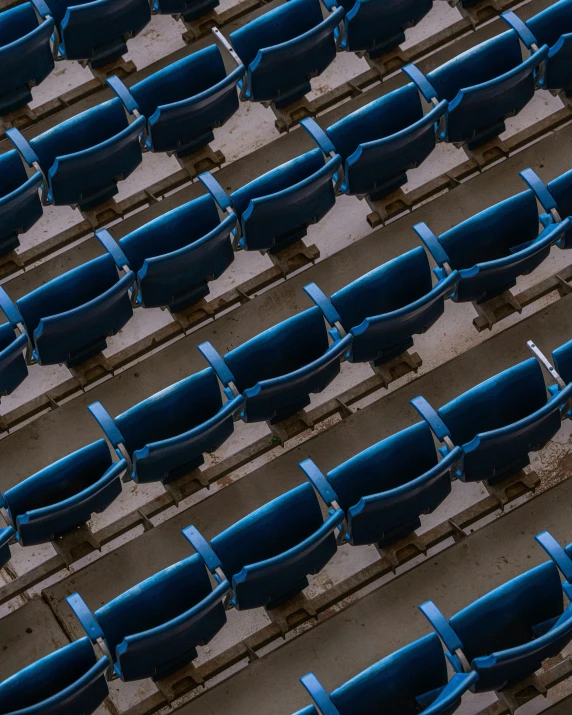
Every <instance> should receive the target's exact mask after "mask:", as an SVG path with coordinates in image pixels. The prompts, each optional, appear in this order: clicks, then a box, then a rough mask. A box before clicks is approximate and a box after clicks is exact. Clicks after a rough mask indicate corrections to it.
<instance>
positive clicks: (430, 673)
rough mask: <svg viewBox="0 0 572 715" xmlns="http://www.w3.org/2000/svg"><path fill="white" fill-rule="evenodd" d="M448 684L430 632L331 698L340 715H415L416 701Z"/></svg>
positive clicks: (437, 645) (438, 648)
mask: <svg viewBox="0 0 572 715" xmlns="http://www.w3.org/2000/svg"><path fill="white" fill-rule="evenodd" d="M447 681H448V677H447V664H446V661H445V655H444V653H443V649H442V647H441V643H440V641H439V637H438V636H437V635H436V634H435V633H432V634H430V635H428V636H425V637H424V638H421V639H420V640H417V641H414V642H413V643H410V644H409V645H407V646H405V648H401V650H398V651H396V652H395V653H392V654H391V655H388V656H387V657H386V658H383V659H382V660H380V661H378V662H377V663H376V664H375V665H372V666H371V667H370V668H368V669H367V670H364V671H363V672H362V673H360V674H359V675H356V676H355V677H354V678H352V679H351V680H348V682H347V683H344V685H342V686H341V687H339V688H337V689H336V690H334V691H333V692H332V693H331V695H330V697H331V699H332V702H333V703H334V705H335V706H336V707H337V709H338V711H339V713H340V715H378V714H379V713H381V712H383V713H384V715H417V713H419V706H418V703H417V700H416V698H417V697H419V696H422V695H425V694H427V693H430V692H431V691H434V690H438V689H439V688H443V687H444V686H445V685H447Z"/></svg>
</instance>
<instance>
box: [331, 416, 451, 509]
mask: <svg viewBox="0 0 572 715" xmlns="http://www.w3.org/2000/svg"><path fill="white" fill-rule="evenodd" d="M436 464H437V451H436V449H435V444H434V442H433V436H432V433H431V430H430V429H429V427H428V426H427V424H426V423H424V422H418V423H417V424H415V425H413V426H411V427H408V428H407V429H404V430H401V432H396V433H395V434H393V435H391V437H387V438H386V439H383V440H381V442H378V443H377V444H374V445H373V446H371V447H368V448H367V449H365V450H364V451H363V452H360V453H359V454H357V455H356V456H355V457H352V458H351V459H348V460H347V461H346V462H344V463H343V464H340V465H339V466H338V467H335V468H334V469H332V470H331V471H330V472H328V481H329V482H330V483H331V485H332V486H333V488H334V491H335V492H336V494H337V495H338V498H339V502H340V506H341V507H342V509H343V510H344V511H346V512H347V511H348V510H349V509H350V507H352V506H355V505H356V504H357V503H358V502H359V500H360V499H361V498H362V497H366V496H370V495H373V494H379V493H381V492H385V491H388V490H390V489H395V488H396V487H399V486H402V485H403V484H407V482H410V481H411V480H413V479H417V477H420V476H421V475H422V474H424V473H425V472H427V471H429V470H430V469H431V468H432V467H434V466H435V465H436Z"/></svg>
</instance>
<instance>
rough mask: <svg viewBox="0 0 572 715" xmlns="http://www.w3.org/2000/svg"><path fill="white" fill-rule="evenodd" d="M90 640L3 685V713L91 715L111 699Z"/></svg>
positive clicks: (104, 664) (102, 661) (103, 663)
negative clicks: (77, 714)
mask: <svg viewBox="0 0 572 715" xmlns="http://www.w3.org/2000/svg"><path fill="white" fill-rule="evenodd" d="M109 665H110V663H109V658H108V657H107V656H106V655H104V656H102V657H101V658H99V660H98V659H97V656H96V655H95V652H94V650H93V647H92V645H91V643H90V642H89V638H80V640H78V641H74V642H73V643H70V644H69V645H66V646H64V647H63V648H60V649H59V650H56V651H54V652H53V653H50V654H49V655H47V656H45V657H44V658H41V659H40V660H38V661H36V662H35V663H32V665H29V666H28V667H27V668H24V669H23V670H21V671H20V672H19V673H16V675H13V676H12V677H11V678H7V679H6V680H4V681H3V682H1V683H0V712H3V713H10V715H71V714H72V713H74V714H75V713H81V714H82V715H91V713H94V712H95V711H96V710H97V708H98V707H99V706H100V705H101V704H102V703H103V701H104V700H105V698H106V697H107V696H108V695H109V689H108V687H107V682H106V680H105V671H106V670H107V668H108V667H109Z"/></svg>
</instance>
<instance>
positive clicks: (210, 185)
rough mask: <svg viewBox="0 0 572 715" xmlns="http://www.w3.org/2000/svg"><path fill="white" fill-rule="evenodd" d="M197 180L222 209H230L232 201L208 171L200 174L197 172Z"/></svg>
mask: <svg viewBox="0 0 572 715" xmlns="http://www.w3.org/2000/svg"><path fill="white" fill-rule="evenodd" d="M199 181H200V182H201V183H202V184H203V186H204V187H205V188H206V190H207V191H208V192H209V194H210V195H211V196H212V197H213V199H214V200H215V201H216V202H217V204H218V205H219V207H220V209H221V210H222V211H228V209H231V210H232V203H231V201H230V198H229V196H228V194H227V193H226V191H225V190H224V189H223V188H222V186H221V185H220V184H219V183H218V181H217V180H216V179H215V178H214V176H213V175H212V174H211V173H210V171H205V172H203V173H202V174H199Z"/></svg>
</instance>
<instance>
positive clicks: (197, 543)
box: [182, 524, 222, 577]
mask: <svg viewBox="0 0 572 715" xmlns="http://www.w3.org/2000/svg"><path fill="white" fill-rule="evenodd" d="M182 534H183V536H184V537H185V539H187V541H188V542H189V543H190V544H191V546H192V547H193V549H194V550H195V551H196V552H197V553H198V554H199V556H200V557H201V558H202V560H203V561H204V562H205V564H206V567H207V568H208V570H209V571H210V572H211V573H212V574H213V576H215V577H216V576H217V573H216V571H217V570H218V569H220V571H222V563H221V562H220V559H219V557H218V556H217V555H216V554H215V552H214V551H213V548H212V546H211V545H210V544H209V542H208V541H207V540H206V539H205V537H204V536H203V535H202V534H201V532H200V531H199V530H198V529H197V528H196V527H195V526H193V525H192V524H191V526H187V527H186V528H185V529H183V530H182Z"/></svg>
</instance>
